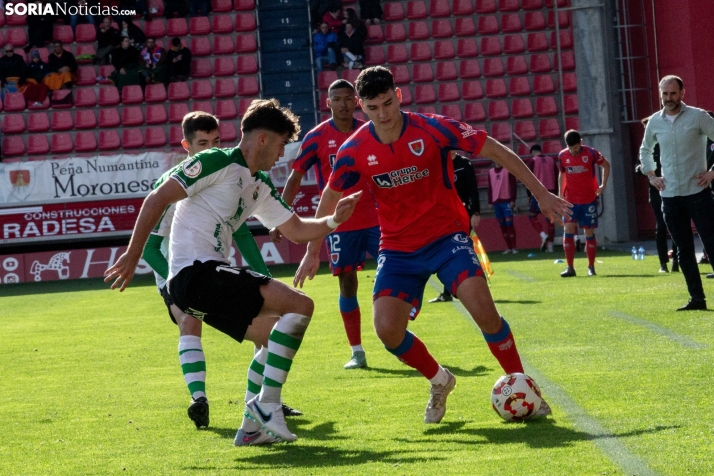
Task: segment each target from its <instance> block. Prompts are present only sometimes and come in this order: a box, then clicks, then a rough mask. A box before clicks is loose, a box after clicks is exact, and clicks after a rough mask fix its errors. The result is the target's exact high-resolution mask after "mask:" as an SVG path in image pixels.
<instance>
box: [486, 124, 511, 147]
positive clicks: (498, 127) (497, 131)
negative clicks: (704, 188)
mask: <svg viewBox="0 0 714 476" xmlns="http://www.w3.org/2000/svg"><path fill="white" fill-rule="evenodd" d="M491 119H493V118H491ZM489 135H490V136H491V137H493V138H494V139H496V140H497V141H501V142H508V141H510V140H511V125H510V124H508V123H503V122H501V123H496V124H491V133H490V134H489Z"/></svg>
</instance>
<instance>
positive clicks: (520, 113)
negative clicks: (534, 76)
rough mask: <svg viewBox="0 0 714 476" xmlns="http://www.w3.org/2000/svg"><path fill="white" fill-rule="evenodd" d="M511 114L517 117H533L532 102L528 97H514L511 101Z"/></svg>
mask: <svg viewBox="0 0 714 476" xmlns="http://www.w3.org/2000/svg"><path fill="white" fill-rule="evenodd" d="M511 114H513V117H515V118H517V119H522V118H525V117H533V104H531V100H530V99H514V100H513V102H512V103H511Z"/></svg>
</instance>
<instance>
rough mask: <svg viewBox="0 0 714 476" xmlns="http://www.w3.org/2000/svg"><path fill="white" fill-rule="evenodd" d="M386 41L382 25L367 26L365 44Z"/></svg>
mask: <svg viewBox="0 0 714 476" xmlns="http://www.w3.org/2000/svg"><path fill="white" fill-rule="evenodd" d="M383 41H384V32H383V31H382V27H381V26H380V25H369V26H367V38H365V40H364V42H365V44H373V43H382V42H383Z"/></svg>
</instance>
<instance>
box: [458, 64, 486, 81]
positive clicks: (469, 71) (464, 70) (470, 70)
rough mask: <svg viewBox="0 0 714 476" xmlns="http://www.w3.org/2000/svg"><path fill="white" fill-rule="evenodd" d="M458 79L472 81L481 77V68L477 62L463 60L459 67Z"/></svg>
mask: <svg viewBox="0 0 714 476" xmlns="http://www.w3.org/2000/svg"><path fill="white" fill-rule="evenodd" d="M459 77H460V78H461V79H473V78H480V77H481V67H480V66H479V64H478V61H477V60H463V61H461V65H459Z"/></svg>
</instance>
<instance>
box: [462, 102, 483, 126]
mask: <svg viewBox="0 0 714 476" xmlns="http://www.w3.org/2000/svg"><path fill="white" fill-rule="evenodd" d="M485 120H486V111H485V110H484V108H483V104H482V103H480V102H470V103H466V104H465V105H464V121H466V122H483V121H485Z"/></svg>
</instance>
